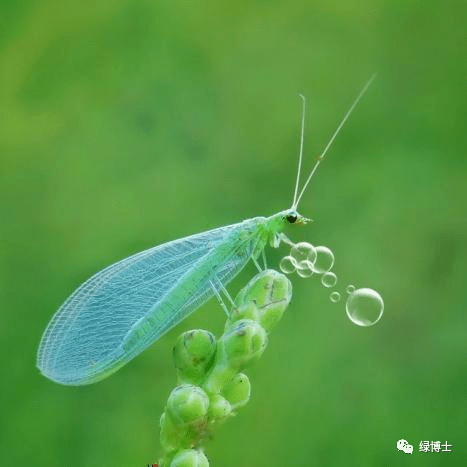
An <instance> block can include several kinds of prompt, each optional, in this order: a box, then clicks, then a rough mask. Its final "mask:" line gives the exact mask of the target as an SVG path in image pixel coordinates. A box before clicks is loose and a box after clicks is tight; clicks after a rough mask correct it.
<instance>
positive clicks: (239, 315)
mask: <svg viewBox="0 0 467 467" xmlns="http://www.w3.org/2000/svg"><path fill="white" fill-rule="evenodd" d="M241 319H251V320H252V321H259V319H260V313H259V310H258V307H257V306H256V304H255V303H253V302H247V303H244V304H243V305H240V306H237V307H234V308H232V311H231V313H230V317H229V319H228V320H227V322H226V323H225V331H228V330H229V329H231V328H232V326H233V325H234V324H235V323H236V322H237V321H240V320H241Z"/></svg>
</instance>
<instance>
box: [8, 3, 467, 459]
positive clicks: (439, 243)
mask: <svg viewBox="0 0 467 467" xmlns="http://www.w3.org/2000/svg"><path fill="white" fill-rule="evenodd" d="M0 8H1V11H0V70H1V71H0V164H1V166H0V193H1V196H0V203H1V208H0V209H1V211H0V216H1V228H0V232H1V237H2V241H1V247H0V248H1V251H0V255H1V257H0V259H1V263H0V294H1V295H0V299H1V303H2V313H1V315H0V336H1V339H0V345H1V352H0V362H1V368H2V378H1V383H0V385H1V394H0V404H1V405H0V414H1V415H0V417H1V426H0V464H1V465H2V466H18V465H34V466H40V467H42V466H47V467H55V466H64V465H66V466H69V467H75V466H86V467H87V466H90V467H104V466H112V467H115V466H125V467H146V465H147V464H148V463H150V462H156V460H157V458H158V455H159V454H160V450H159V442H158V436H159V429H158V418H159V416H160V414H161V412H162V410H163V408H164V404H165V401H166V399H167V395H168V393H169V392H170V390H171V389H172V387H173V385H174V382H175V372H174V369H173V365H172V360H171V348H172V345H173V343H174V340H175V338H176V336H177V335H178V334H179V333H180V332H182V331H185V330H188V329H192V328H201V327H203V328H207V329H210V330H211V331H213V332H215V333H217V334H219V333H220V332H221V331H222V327H223V322H224V317H223V313H222V311H221V310H220V308H219V307H218V305H217V303H215V301H214V300H213V301H211V302H210V303H209V304H207V305H206V306H205V307H203V309H202V310H200V311H198V312H197V313H195V314H194V315H192V316H191V317H190V318H189V319H187V320H186V321H185V322H183V323H182V324H180V325H179V326H178V327H177V328H175V329H174V330H173V331H172V332H170V333H169V334H167V335H166V336H165V337H164V338H162V339H161V340H160V341H159V342H158V343H157V344H156V345H154V346H153V347H151V348H150V349H149V350H148V351H146V352H145V353H144V354H142V355H141V356H139V357H138V358H137V359H135V360H134V361H133V362H131V364H129V365H127V366H126V367H124V368H123V369H122V370H120V371H119V372H118V373H116V374H115V375H113V376H112V377H111V378H109V379H107V380H105V381H103V382H101V383H98V384H95V385H91V386H88V387H78V388H73V387H71V388H70V387H64V386H60V385H57V384H54V383H52V382H50V381H48V380H47V379H45V378H44V377H42V376H41V375H40V374H39V372H38V370H37V369H36V368H35V354H36V350H37V346H38V343H39V340H40V337H41V334H42V332H43V330H44V328H45V326H46V324H47V322H48V321H49V319H50V318H51V316H52V314H53V313H54V311H55V310H56V309H57V308H58V307H59V305H60V304H61V303H62V302H63V300H64V299H65V298H66V297H67V296H68V295H69V294H70V293H71V292H72V291H73V290H74V289H75V288H76V287H77V286H78V285H79V284H80V283H81V282H82V281H84V280H85V279H87V278H88V277H89V276H90V275H91V274H93V273H94V272H96V271H97V270H99V269H100V268H103V267H104V266H106V265H108V264H110V263H112V262H115V261H116V260H119V259H121V258H123V257H125V256H128V255H130V254H132V253H134V252H137V251H139V250H142V249H145V248H148V247H150V246H153V245H156V244H159V243H163V242H166V241H169V240H172V239H175V238H179V237H182V236H185V235H188V234H192V233H196V232H200V231H203V230H207V229H210V228H213V227H217V226H221V225H226V224H230V223H234V222H238V221H240V220H242V219H245V218H249V217H254V216H259V215H270V214H272V213H274V212H277V211H278V210H281V209H285V208H288V207H289V206H290V204H291V199H292V193H293V184H294V177H295V173H296V159H297V149H298V135H299V118H300V101H299V98H298V93H300V92H301V93H303V94H305V95H306V96H307V98H308V104H309V106H308V109H309V113H308V120H307V123H306V132H305V134H306V139H305V157H306V158H305V170H309V168H310V167H311V164H312V160H313V158H314V157H316V155H317V154H318V153H319V151H320V150H321V149H322V148H323V146H324V144H325V143H326V142H327V140H328V138H329V137H330V134H331V133H332V131H333V130H334V128H335V127H336V125H337V123H338V121H339V120H340V119H341V118H342V116H343V114H344V112H345V111H346V110H347V108H348V107H349V105H350V104H351V102H352V100H353V99H354V98H355V96H356V95H357V93H358V92H359V90H360V89H361V87H362V86H363V84H364V83H365V81H366V80H367V79H368V78H369V76H370V75H371V74H372V73H374V72H375V71H376V72H378V78H377V80H376V81H375V82H374V83H373V85H372V87H371V89H370V90H369V91H368V93H367V94H366V95H365V97H364V98H363V100H362V102H361V104H360V105H359V106H358V108H357V110H356V112H355V113H354V115H353V116H352V118H351V120H350V121H349V124H348V125H347V126H346V127H345V128H344V130H343V132H342V133H341V135H340V136H339V138H338V139H337V141H336V143H335V145H334V146H333V148H332V150H331V151H330V153H329V155H328V158H327V159H326V160H325V162H324V163H323V164H322V165H321V166H320V169H319V171H318V173H317V176H316V177H315V179H314V180H313V183H312V184H311V187H310V190H309V191H308V192H307V193H306V195H305V196H304V197H303V201H302V203H301V209H300V210H301V212H302V213H303V214H304V215H305V216H308V217H312V218H313V219H314V221H315V222H314V223H312V224H310V225H308V226H306V227H304V228H301V229H295V230H293V229H292V228H291V229H289V231H288V234H289V235H290V236H291V237H292V238H293V239H294V240H295V241H309V242H311V243H313V244H315V245H327V246H329V247H330V248H331V249H332V250H333V251H334V254H335V257H336V265H335V268H334V270H335V272H336V273H337V275H338V278H339V282H338V285H337V286H336V290H338V291H340V292H342V293H343V294H344V295H345V292H344V290H345V286H346V285H347V284H349V283H352V284H355V285H357V286H358V287H371V288H374V289H376V290H377V291H379V293H380V294H381V295H382V297H383V298H384V301H385V305H386V309H385V314H384V316H383V319H382V320H381V321H380V322H379V323H378V324H377V325H376V326H374V327H372V328H359V327H357V326H355V325H353V324H352V323H351V322H350V321H349V320H348V319H347V317H346V315H345V310H344V303H343V302H342V301H341V302H340V303H338V304H333V303H331V302H330V300H329V292H330V291H329V290H327V289H325V288H324V287H323V286H321V284H320V283H319V281H318V280H316V279H313V278H312V279H301V278H299V277H294V278H293V284H294V301H293V303H292V305H291V306H290V308H289V309H288V311H287V313H286V315H285V316H284V319H283V321H282V322H281V324H280V325H279V326H278V327H277V328H276V329H275V330H274V332H273V333H272V334H271V336H270V345H269V348H268V349H267V351H266V353H265V355H264V356H263V358H262V359H261V360H260V361H259V362H258V363H257V364H255V366H253V367H251V368H250V369H249V370H248V371H247V373H248V374H249V375H250V378H251V380H252V384H253V393H252V399H251V402H250V403H249V404H248V405H247V406H246V407H245V408H244V409H243V410H242V411H241V412H240V414H239V416H238V417H236V418H234V419H231V420H229V421H228V423H226V425H225V426H224V427H223V428H222V429H221V430H220V431H219V432H218V433H217V434H216V435H215V437H214V440H213V441H212V442H208V446H207V454H208V456H209V458H210V460H211V465H212V467H221V466H222V467H234V466H235V467H237V466H239V465H247V466H254V467H266V466H275V465H281V466H298V467H300V466H344V465H345V466H354V465H355V466H357V465H358V466H392V465H402V466H404V465H407V466H411V465H424V466H438V465H442V466H451V465H452V466H459V465H464V464H465V462H466V461H467V446H466V431H467V430H466V416H467V401H466V375H467V366H466V357H467V343H466V318H465V313H466V308H467V287H466V285H467V284H466V273H465V265H466V259H467V246H466V245H467V243H466V241H467V218H466V212H465V211H466V208H465V204H466V198H467V164H466V149H467V142H466V137H465V131H466V130H465V128H466V123H467V111H466V108H467V107H466V96H467V93H466V79H467V64H466V59H465V57H466V53H467V47H466V41H465V39H466V34H465V17H466V13H467V6H466V3H465V2H455V1H447V2H438V1H421V0H418V1H409V2H407V1H401V0H396V1H390V0H376V1H374V2H368V1H366V0H356V1H337V0H332V1H324V0H312V1H304V0H298V1H295V2H285V1H261V0H257V1H250V2H247V1H241V0H240V1H235V2H232V1H227V2H217V1H212V0H201V1H197V2H189V1H185V2H182V1H178V0H175V1H167V0H162V1H152V2H150V1H145V0H114V1H113V0H107V1H103V2H91V1H87V0H84V1H82V2H79V3H77V2H70V1H67V0H65V1H63V0H62V1H58V0H45V1H42V2H38V1H34V0H33V1H30V2H12V1H3V2H2V4H1V6H0ZM286 251H287V250H286V249H284V248H282V249H281V250H280V251H279V252H271V251H270V250H269V253H268V258H269V262H270V263H271V265H272V266H276V267H277V263H278V260H279V259H280V257H281V255H283V254H284V253H285V252H286ZM253 274H254V268H252V267H248V268H247V269H246V270H245V271H244V272H243V273H242V274H241V276H240V277H239V279H238V280H236V282H235V283H234V284H232V286H231V287H230V290H231V291H232V293H236V291H237V290H238V289H239V288H240V287H241V286H242V285H244V284H245V283H246V281H247V280H248V279H249V278H250V277H251V276H252V275H253ZM401 438H404V439H406V440H408V441H409V443H411V444H413V445H414V453H413V454H412V455H406V454H404V453H402V452H398V451H397V449H396V442H397V440H399V439H401ZM424 440H426V441H438V440H439V441H441V442H442V443H444V442H445V441H447V442H448V443H449V444H451V445H452V448H451V449H452V452H451V453H447V452H443V453H420V452H419V451H418V445H419V443H420V442H421V441H424Z"/></svg>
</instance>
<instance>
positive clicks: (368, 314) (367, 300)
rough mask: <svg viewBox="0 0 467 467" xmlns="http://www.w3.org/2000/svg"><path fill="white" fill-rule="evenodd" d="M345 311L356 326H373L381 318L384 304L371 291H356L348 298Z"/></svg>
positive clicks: (379, 296) (379, 297)
mask: <svg viewBox="0 0 467 467" xmlns="http://www.w3.org/2000/svg"><path fill="white" fill-rule="evenodd" d="M345 311H346V313H347V316H348V317H349V318H350V320H351V321H352V322H353V323H355V324H357V325H358V326H365V327H366V326H373V324H376V323H377V322H378V321H379V320H380V319H381V316H383V311H384V302H383V299H382V298H381V295H380V294H379V293H378V292H376V291H375V290H373V289H357V290H355V291H354V292H352V293H351V294H350V295H349V296H348V298H347V302H346V304H345Z"/></svg>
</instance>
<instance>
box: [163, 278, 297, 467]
mask: <svg viewBox="0 0 467 467" xmlns="http://www.w3.org/2000/svg"><path fill="white" fill-rule="evenodd" d="M291 297H292V284H291V282H290V281H289V279H288V278H287V277H286V276H284V275H283V274H281V273H279V272H277V271H274V270H272V269H268V270H265V271H262V272H260V273H259V274H257V275H256V276H254V277H253V278H252V279H251V280H250V282H249V283H248V284H247V285H246V286H245V287H244V288H243V289H242V290H241V291H240V292H239V294H238V295H237V297H236V298H235V301H234V306H233V308H232V310H231V312H230V316H229V317H228V319H227V322H226V324H225V329H224V334H223V335H222V336H221V337H220V338H219V339H217V340H216V338H215V337H214V335H213V334H212V333H211V332H209V331H205V330H200V329H197V330H192V331H187V332H185V333H183V334H182V335H181V336H179V338H178V339H177V342H176V344H175V347H174V349H173V356H174V361H175V367H176V369H177V387H176V388H175V389H174V390H173V391H172V392H171V393H170V395H169V398H168V401H167V405H166V408H165V411H164V413H163V414H162V417H161V420H160V424H161V434H160V439H161V445H162V447H163V449H164V455H163V457H162V459H161V460H160V461H159V464H160V466H161V467H208V466H209V461H208V459H207V457H206V456H205V455H204V449H203V443H204V441H205V440H206V439H208V438H210V436H211V433H212V431H213V430H214V429H215V428H217V426H219V425H220V424H222V423H223V422H224V421H225V420H226V419H227V418H229V417H231V416H233V415H235V413H236V412H237V410H238V409H240V408H241V407H243V406H244V405H245V404H246V403H247V402H248V401H249V399H250V391H251V385H250V380H249V379H248V376H246V375H245V374H244V373H242V371H243V370H244V369H245V368H246V367H247V366H248V365H249V364H250V363H252V362H253V361H255V360H257V359H258V358H259V357H260V356H261V355H262V353H263V352H264V350H265V348H266V346H267V342H268V333H269V332H270V331H271V330H272V328H273V327H274V326H275V325H276V324H277V323H278V322H279V320H280V319H281V317H282V315H283V313H284V311H285V309H286V308H287V306H288V304H289V303H290V300H291Z"/></svg>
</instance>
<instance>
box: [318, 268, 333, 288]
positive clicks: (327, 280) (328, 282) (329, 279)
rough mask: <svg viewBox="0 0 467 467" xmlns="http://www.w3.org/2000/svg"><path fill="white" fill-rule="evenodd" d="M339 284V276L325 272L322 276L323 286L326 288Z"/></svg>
mask: <svg viewBox="0 0 467 467" xmlns="http://www.w3.org/2000/svg"><path fill="white" fill-rule="evenodd" d="M336 283H337V276H336V275H335V274H334V273H333V272H325V273H324V274H323V275H322V276H321V284H323V285H324V287H334V286H335V285H336Z"/></svg>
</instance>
